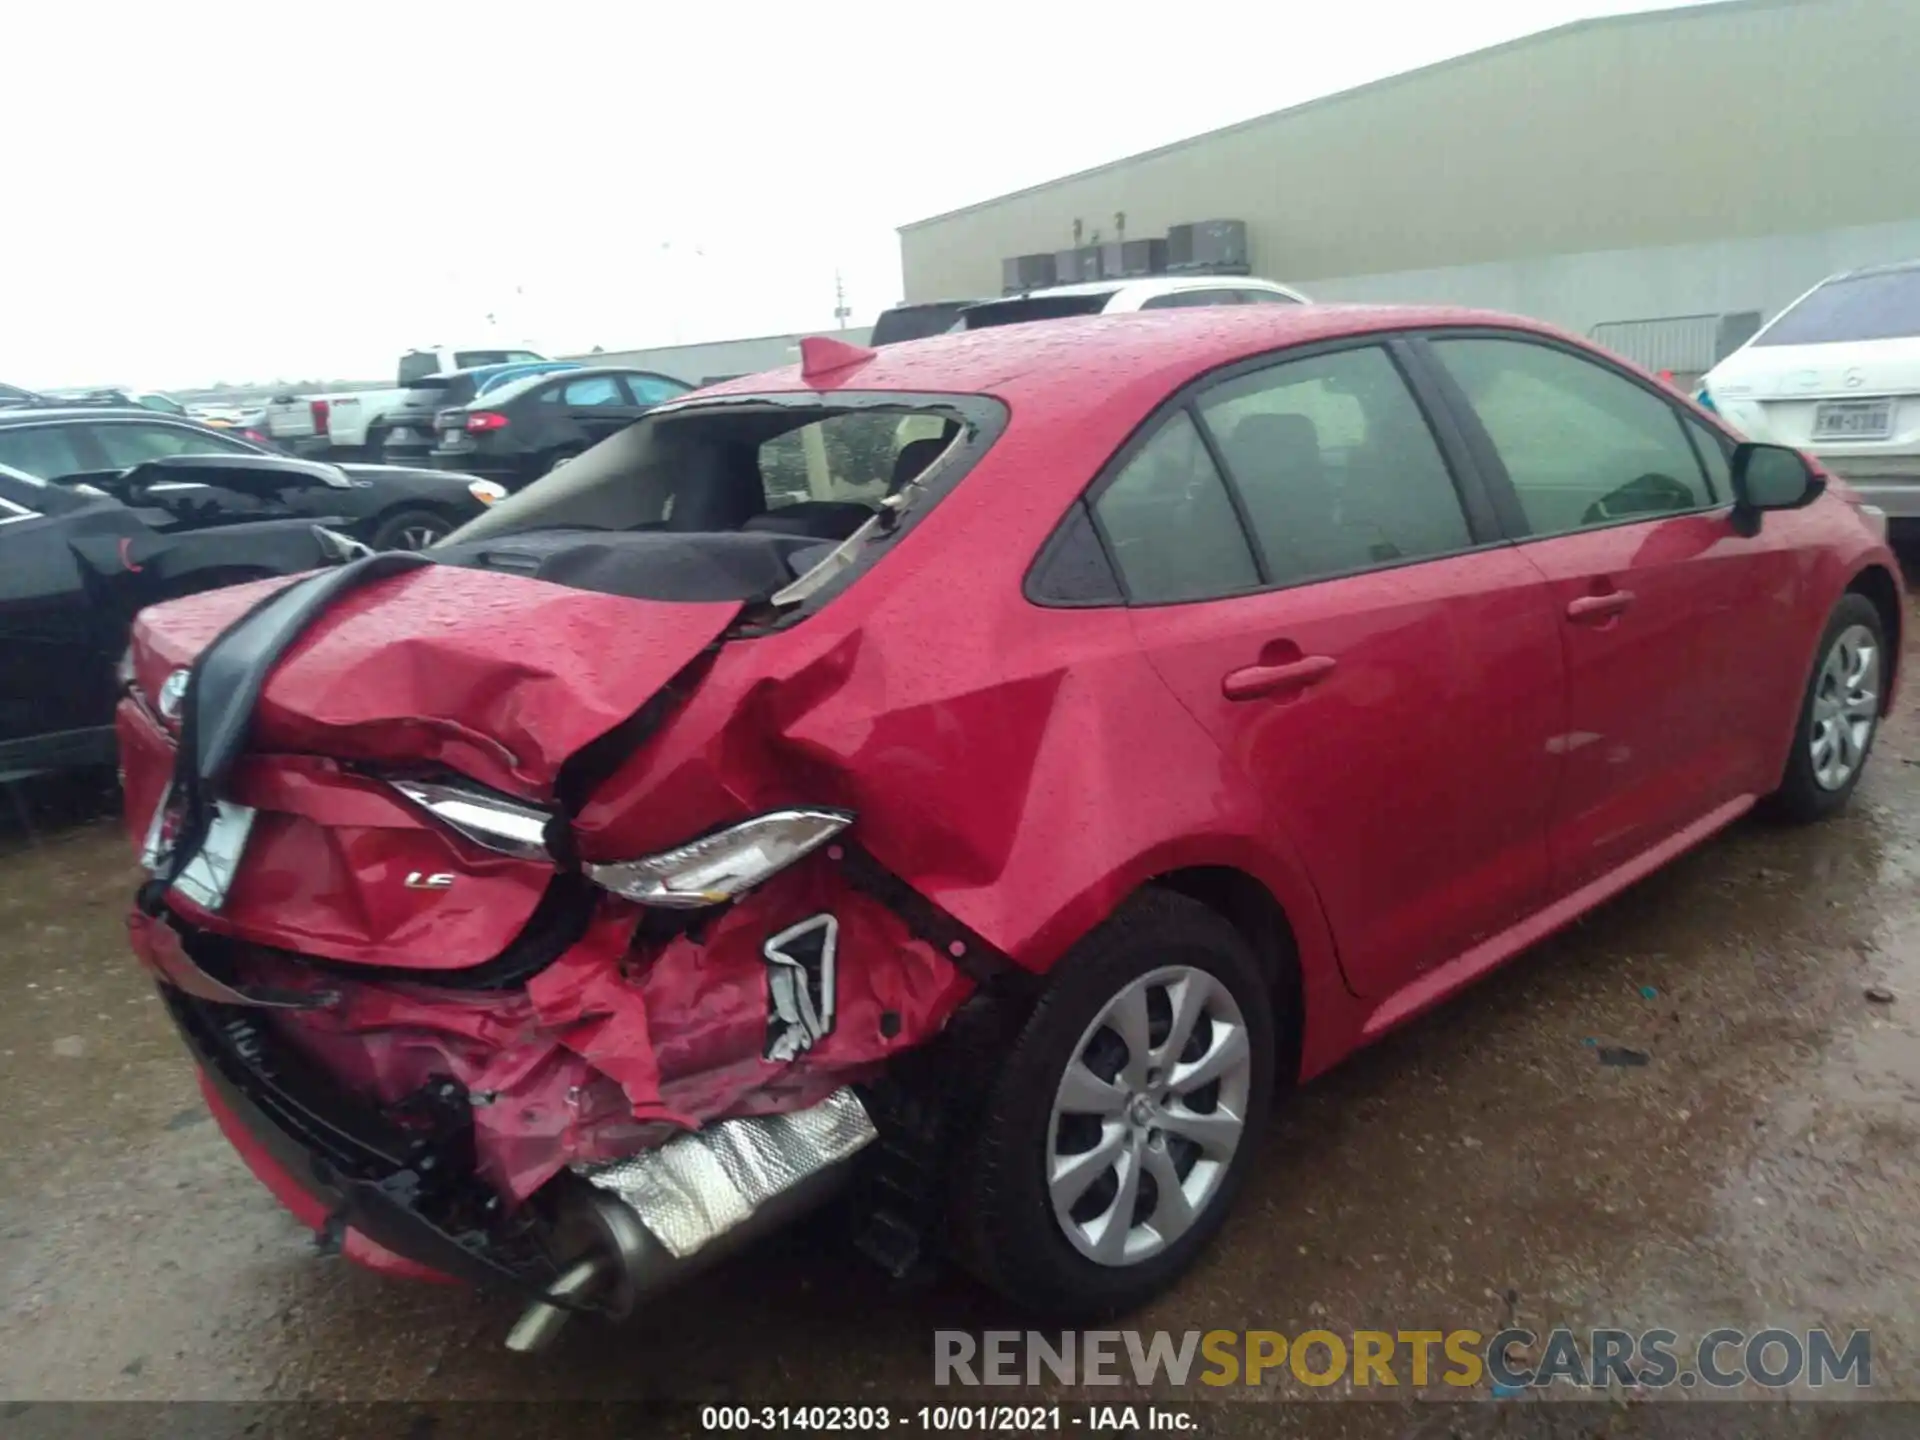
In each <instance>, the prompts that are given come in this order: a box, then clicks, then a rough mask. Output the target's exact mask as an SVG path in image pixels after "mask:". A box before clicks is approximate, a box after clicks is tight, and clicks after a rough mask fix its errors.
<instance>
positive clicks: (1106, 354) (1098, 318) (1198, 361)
mask: <svg viewBox="0 0 1920 1440" xmlns="http://www.w3.org/2000/svg"><path fill="white" fill-rule="evenodd" d="M1459 325H1491V326H1498V327H1500V328H1503V329H1511V330H1523V331H1528V332H1530V333H1534V334H1543V335H1552V336H1558V337H1560V338H1563V339H1570V340H1572V341H1573V342H1574V343H1576V344H1579V345H1582V346H1588V342H1586V341H1583V340H1580V339H1579V337H1577V336H1572V335H1569V334H1568V333H1567V332H1565V331H1562V330H1559V329H1556V328H1555V327H1553V326H1550V325H1546V324H1543V323H1542V322H1540V321H1538V320H1530V319H1526V318H1524V317H1522V316H1517V315H1507V314H1501V313H1499V312H1497V311H1489V310H1469V309H1462V308H1459V307H1455V306H1403V305H1219V306H1196V307H1193V308H1189V309H1169V310H1138V311H1127V312H1125V313H1122V314H1105V315H1086V316H1078V317H1075V318H1072V319H1063V320H1036V321H1032V322H1030V323H1027V324H1023V325H991V326H986V327H983V328H981V329H978V330H962V331H952V332H948V333H946V334H942V335H934V336H931V337H929V338H927V339H924V340H902V341H900V342H899V343H897V344H894V345H885V346H882V347H880V348H879V349H877V350H875V351H873V353H872V358H871V359H868V360H864V361H861V362H860V363H858V364H851V365H846V366H843V367H841V368H839V369H836V370H832V371H830V372H828V373H826V374H822V375H815V376H813V377H812V378H808V377H806V376H804V375H803V374H802V372H801V368H800V366H798V365H790V366H787V367H785V368H783V369H779V370H769V371H766V372H764V373H762V374H759V375H743V376H740V377H739V378H737V379H733V380H727V381H722V382H720V383H719V384H717V385H712V386H709V387H707V388H706V389H704V390H702V391H700V392H699V393H698V394H696V395H692V396H689V397H687V399H685V400H678V401H674V402H672V406H671V407H670V409H673V410H677V409H681V408H685V407H690V406H694V405H700V404H703V403H710V402H711V401H713V400H717V399H721V398H724V397H727V396H739V395H755V394H770V393H783V392H791V391H807V390H812V391H817V392H821V393H823V394H830V393H831V392H833V391H836V390H846V391H852V392H859V391H871V390H897V391H905V392H919V393H923V394H994V395H1000V396H1002V397H1003V398H1006V399H1008V400H1010V401H1012V402H1014V403H1015V404H1016V405H1017V404H1018V403H1019V402H1020V401H1022V400H1030V399H1042V400H1044V401H1045V402H1046V403H1048V404H1049V405H1052V406H1054V407H1056V408H1058V409H1060V410H1071V409H1083V410H1084V409H1092V408H1095V404H1096V401H1097V400H1098V399H1099V398H1100V394H1099V392H1101V391H1102V390H1103V389H1104V390H1106V391H1109V392H1111V393H1113V394H1114V395H1116V396H1117V395H1118V393H1119V391H1120V390H1121V389H1125V390H1127V391H1129V392H1133V391H1134V390H1135V388H1136V384H1137V386H1138V393H1140V394H1154V395H1156V396H1157V395H1164V394H1167V393H1170V392H1171V391H1172V390H1175V389H1177V388H1179V386H1181V385H1183V384H1185V383H1186V382H1187V381H1188V380H1191V379H1193V378H1195V377H1197V376H1199V375H1203V374H1205V373H1206V372H1207V371H1209V370H1213V369H1217V368H1219V367H1220V366H1223V365H1230V364H1233V363H1234V362H1235V361H1238V360H1243V359H1248V358H1251V357H1253V356H1256V355H1260V354H1262V353H1264V352H1268V351H1275V350H1282V349H1286V348H1288V347H1291V346H1297V345H1307V344H1312V343H1314V342H1315V341H1321V340H1334V339H1339V338H1341V337H1344V336H1362V335H1368V334H1374V333H1379V332H1384V331H1392V330H1412V329H1421V328H1426V327H1430V326H1459ZM1588 348H1590V347H1588ZM661 413H668V407H663V410H662V412H661Z"/></svg>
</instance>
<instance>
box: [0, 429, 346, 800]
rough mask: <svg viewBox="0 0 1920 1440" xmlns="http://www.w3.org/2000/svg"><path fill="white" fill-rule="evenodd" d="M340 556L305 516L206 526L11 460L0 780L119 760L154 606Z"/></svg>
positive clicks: (0, 534)
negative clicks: (132, 641)
mask: <svg viewBox="0 0 1920 1440" xmlns="http://www.w3.org/2000/svg"><path fill="white" fill-rule="evenodd" d="M338 558H339V556H338V554H337V553H335V552H334V551H333V550H331V549H330V548H329V547H328V546H327V545H326V544H325V543H324V541H323V540H322V539H321V538H320V537H317V536H316V535H315V533H314V528H313V525H312V524H311V523H310V522H307V521H293V520H269V521H265V522H251V523H245V524H237V525H229V526H225V527H222V528H221V529H220V530H219V531H217V532H214V531H209V530H203V529H199V528H196V527H195V526H194V525H193V524H192V523H191V522H190V521H185V520H183V519H181V518H180V517H179V516H178V515H176V514H174V513H173V512H171V511H169V510H168V509H166V508H165V507H164V506H160V505H154V504H126V503H123V502H122V501H120V500H117V499H115V498H113V497H112V496H110V495H107V494H105V493H104V492H102V491H101V490H99V489H97V488H95V487H92V486H88V485H56V484H50V483H49V482H47V481H45V480H42V479H39V478H37V477H35V476H32V475H26V474H23V473H21V472H20V471H18V470H13V469H9V468H7V467H6V466H3V465H0V656H4V657H5V659H4V663H0V772H18V771H22V770H60V769H66V768H69V767H75V766H85V765H111V764H112V763H113V762H114V740H113V707H114V702H115V701H116V700H117V699H118V689H119V687H118V685H117V683H116V680H115V665H116V663H117V662H118V660H119V658H120V656H121V654H122V652H123V651H124V650H125V649H126V646H127V629H128V627H129V626H130V625H131V624H132V622H133V616H134V614H135V612H137V611H138V610H140V609H141V608H142V607H143V606H146V605H152V604H157V603H159V602H160V601H163V600H169V599H176V598H178V597H180V596H182V595H191V594H195V593H197V592H199V591H202V590H211V589H214V588H216V587H218V586H221V585H232V584H237V583H239V582H241V581H244V580H256V579H261V578H263V577H266V576H272V575H291V574H295V573H297V572H299V571H303V570H311V569H313V568H315V567H316V566H324V565H327V564H330V563H332V561H334V560H336V559H338Z"/></svg>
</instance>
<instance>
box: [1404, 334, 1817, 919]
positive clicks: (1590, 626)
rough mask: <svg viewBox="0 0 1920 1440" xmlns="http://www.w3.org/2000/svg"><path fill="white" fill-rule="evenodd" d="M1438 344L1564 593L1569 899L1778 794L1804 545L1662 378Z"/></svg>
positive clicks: (1549, 347)
mask: <svg viewBox="0 0 1920 1440" xmlns="http://www.w3.org/2000/svg"><path fill="white" fill-rule="evenodd" d="M1431 343H1432V353H1433V355H1434V356H1435V357H1436V358H1437V359H1438V360H1439V362H1440V364H1441V366H1442V367H1443V368H1444V369H1445V371H1446V373H1447V375H1448V376H1450V377H1451V379H1452V380H1453V381H1454V382H1455V383H1457V385H1458V387H1459V390H1460V392H1461V393H1462V397H1463V398H1464V401H1465V404H1466V407H1467V409H1468V410H1469V412H1470V413H1469V415H1468V416H1467V417H1466V418H1465V423H1466V424H1467V426H1468V427H1469V429H1471V428H1472V427H1473V426H1474V424H1475V423H1476V422H1477V425H1478V429H1479V433H1478V434H1476V435H1474V437H1473V438H1474V440H1475V442H1476V443H1482V444H1484V445H1485V446H1486V447H1487V449H1489V450H1490V452H1491V457H1490V458H1489V459H1488V460H1487V461H1486V463H1485V464H1484V465H1483V469H1484V470H1486V471H1487V472H1488V479H1489V484H1490V485H1492V486H1494V487H1495V488H1496V493H1499V492H1500V491H1502V490H1504V492H1505V493H1504V502H1505V504H1506V505H1507V507H1508V509H1509V513H1510V514H1512V515H1513V516H1514V525H1513V528H1514V529H1515V531H1516V533H1521V534H1528V535H1531V536H1534V537H1537V538H1533V539H1530V540H1527V541H1526V543H1524V544H1523V545H1522V546H1521V547H1520V551H1521V553H1522V554H1523V555H1524V556H1525V557H1526V558H1527V559H1528V560H1530V561H1531V562H1532V563H1533V564H1535V565H1537V566H1538V567H1539V568H1540V571H1541V573H1542V574H1543V575H1544V576H1545V577H1546V579H1547V582H1548V584H1549V585H1550V586H1551V588H1552V594H1553V603H1554V609H1555V614H1556V617H1557V620H1558V624H1559V627H1560V633H1561V637H1562V643H1563V644H1564V645H1565V648H1566V656H1567V677H1568V681H1567V683H1568V697H1569V714H1568V723H1567V727H1566V731H1565V733H1564V734H1562V735H1561V736H1559V737H1558V739H1557V742H1556V744H1557V747H1558V748H1559V749H1561V750H1562V751H1563V752H1564V753H1565V756H1566V761H1567V765H1566V774H1565V777H1564V779H1563V781H1562V789H1561V794H1560V800H1559V803H1558V805H1557V806H1556V813H1555V820H1554V827H1553V829H1554V841H1553V845H1554V852H1555V869H1556V881H1555V888H1556V891H1557V892H1559V893H1562V894H1564V893H1567V892H1570V891H1572V890H1575V889H1578V888H1579V887H1580V886H1582V885H1584V884H1587V883H1588V882H1590V881H1593V880H1595V879H1598V878H1599V877H1601V876H1603V875H1605V874H1607V873H1608V872H1609V871H1612V870H1613V869H1615V868H1617V867H1618V866H1619V865H1621V864H1623V863H1625V862H1626V861H1628V860H1631V859H1632V858H1633V857H1634V856H1636V855H1639V854H1641V853H1642V852H1644V851H1645V850H1647V849H1648V848H1649V847H1651V846H1653V845H1656V844H1658V843H1659V842H1660V841H1662V840H1665V839H1667V838H1669V837H1671V836H1672V835H1673V834H1675V833H1676V832H1677V831H1679V830H1681V829H1683V828H1684V827H1685V826H1687V825H1688V824H1690V823H1692V822H1693V821H1695V820H1699V819H1701V818H1702V817H1704V816H1705V815H1706V814H1708V813H1709V812H1710V811H1712V810H1714V809H1715V808H1717V807H1719V806H1721V805H1724V804H1726V803H1727V802H1729V801H1730V800H1733V799H1735V798H1737V797H1739V796H1741V795H1743V794H1750V793H1753V791H1754V790H1755V789H1756V788H1759V787H1764V785H1766V784H1767V783H1770V782H1769V781H1768V780H1767V777H1765V776H1764V775H1763V774H1762V773H1761V772H1762V771H1763V770H1764V768H1765V765H1766V763H1767V759H1768V753H1769V751H1770V749H1771V747H1772V745H1773V743H1774V742H1775V741H1776V740H1777V729H1778V727H1777V726H1776V725H1774V724H1772V723H1771V720H1772V718H1773V714H1774V712H1775V711H1777V710H1778V708H1779V707H1778V694H1777V692H1778V690H1779V686H1778V684H1777V683H1775V682H1776V679H1777V677H1778V675H1779V674H1780V673H1782V665H1783V660H1784V657H1783V656H1780V655H1777V654H1770V653H1768V651H1769V649H1770V648H1774V649H1777V648H1778V647H1772V646H1770V643H1769V637H1770V635H1771V634H1772V633H1773V631H1774V630H1775V629H1779V628H1780V627H1779V626H1778V625H1777V624H1776V622H1777V621H1779V620H1781V619H1782V618H1783V617H1782V615H1781V607H1782V603H1783V602H1786V603H1789V604H1790V601H1791V597H1792V595H1793V594H1795V593H1796V587H1797V583H1798V581H1797V576H1796V574H1795V571H1794V567H1793V564H1792V552H1791V549H1790V548H1788V547H1786V546H1784V545H1782V544H1780V543H1778V541H1779V539H1780V529H1781V527H1775V533H1774V534H1772V535H1761V536H1755V537H1747V536H1743V535H1741V534H1739V533H1738V531H1737V530H1736V528H1735V526H1734V524H1733V522H1732V519H1731V516H1730V501H1731V496H1730V494H1729V493H1728V489H1727V478H1726V467H1725V456H1724V451H1723V450H1721V449H1719V448H1717V442H1718V439H1719V437H1717V436H1716V435H1714V434H1713V432H1711V431H1710V430H1709V429H1708V428H1707V427H1706V426H1704V425H1701V424H1700V423H1699V422H1697V421H1691V420H1689V419H1688V418H1685V417H1684V416H1683V413H1682V411H1681V410H1680V409H1679V408H1678V407H1677V406H1675V405H1673V404H1672V403H1671V402H1669V401H1668V400H1667V399H1665V398H1663V397H1662V396H1660V395H1659V394H1658V393H1656V392H1655V391H1654V389H1653V388H1651V387H1650V386H1648V385H1644V384H1642V383H1640V382H1638V381H1636V380H1634V379H1631V378H1629V377H1628V376H1627V375H1625V374H1623V373H1621V372H1618V371H1615V370H1613V369H1611V368H1610V367H1608V366H1606V365H1604V364H1602V363H1601V362H1600V361H1599V360H1598V359H1596V358H1590V357H1588V356H1586V355H1584V354H1580V353H1576V352H1574V351H1572V350H1571V349H1567V348H1562V347H1560V346H1557V345H1553V344H1549V343H1545V342H1543V341H1539V340H1535V339H1527V338H1521V337H1517V336H1502V335H1498V334H1480V335H1463V336H1457V337H1452V338H1449V337H1446V336H1444V335H1436V336H1435V337H1434V339H1433V340H1432V342H1431ZM1783 587H1784V589H1783ZM1784 636H1785V631H1784V629H1781V630H1780V638H1782V639H1784ZM1786 663H1787V664H1790V665H1791V666H1792V667H1793V668H1796V669H1797V668H1798V667H1799V664H1800V661H1799V659H1798V658H1797V657H1795V658H1793V659H1792V660H1790V661H1787V662H1786ZM1775 778H1777V777H1775Z"/></svg>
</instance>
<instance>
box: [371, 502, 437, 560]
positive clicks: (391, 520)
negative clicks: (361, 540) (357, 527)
mask: <svg viewBox="0 0 1920 1440" xmlns="http://www.w3.org/2000/svg"><path fill="white" fill-rule="evenodd" d="M453 528H454V526H453V522H452V521H451V520H449V519H447V517H446V516H444V515H442V514H440V512H439V511H437V510H396V511H395V512H394V513H393V514H391V515H389V516H387V518H386V519H384V520H382V521H381V522H380V525H379V528H378V529H376V530H375V531H374V532H373V538H372V539H371V540H369V541H368V542H367V543H368V544H369V545H371V546H373V548H374V549H376V550H423V549H425V548H426V547H427V546H428V545H431V544H432V543H433V542H434V541H436V540H439V539H441V538H442V537H444V536H447V535H450V534H452V533H453Z"/></svg>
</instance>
